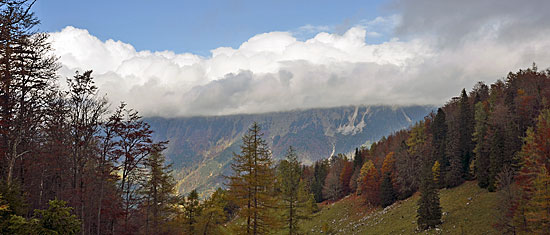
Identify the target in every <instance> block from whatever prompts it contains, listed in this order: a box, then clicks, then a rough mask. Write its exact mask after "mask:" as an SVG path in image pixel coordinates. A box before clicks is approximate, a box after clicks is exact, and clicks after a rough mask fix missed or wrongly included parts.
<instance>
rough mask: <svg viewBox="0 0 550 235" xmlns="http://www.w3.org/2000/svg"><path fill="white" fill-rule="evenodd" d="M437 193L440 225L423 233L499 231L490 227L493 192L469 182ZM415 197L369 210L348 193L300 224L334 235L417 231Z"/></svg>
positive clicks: (310, 231) (482, 232)
mask: <svg viewBox="0 0 550 235" xmlns="http://www.w3.org/2000/svg"><path fill="white" fill-rule="evenodd" d="M439 195H440V198H441V199H440V200H441V201H440V202H441V207H442V211H443V218H442V220H443V224H441V225H440V226H439V227H438V228H437V229H431V230H429V231H427V232H426V234H499V233H498V231H496V230H495V229H494V228H493V227H492V224H494V223H495V222H496V219H495V214H496V211H495V209H494V208H495V204H496V202H497V201H496V200H497V196H496V193H491V192H488V191H487V190H485V189H482V188H479V187H478V186H477V182H475V181H469V182H466V183H464V184H462V185H461V186H458V187H456V188H452V189H442V190H440V194H439ZM418 198H419V196H418V194H415V195H414V196H412V197H410V198H408V199H405V200H403V201H398V202H396V203H394V204H393V205H391V206H389V207H386V208H385V209H375V210H369V209H368V207H366V206H364V203H363V202H362V200H361V198H359V197H357V196H350V197H346V198H344V199H342V200H340V201H338V202H336V203H333V204H328V205H323V206H322V207H321V211H320V212H318V213H317V214H315V215H314V217H313V218H312V219H311V220H309V221H303V222H301V223H300V224H301V226H302V227H301V228H302V229H303V230H302V231H304V232H307V233H308V234H309V233H311V234H319V233H320V232H321V231H322V227H326V228H330V230H332V231H333V232H334V233H335V234H413V233H417V231H416V209H417V208H418V207H417V205H416V202H417V201H418ZM361 205H362V206H361ZM324 224H326V225H324ZM422 233H424V232H422Z"/></svg>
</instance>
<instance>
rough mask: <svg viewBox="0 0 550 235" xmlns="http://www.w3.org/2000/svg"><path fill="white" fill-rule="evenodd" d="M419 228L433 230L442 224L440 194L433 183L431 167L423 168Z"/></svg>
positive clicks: (419, 203) (419, 201) (418, 211)
mask: <svg viewBox="0 0 550 235" xmlns="http://www.w3.org/2000/svg"><path fill="white" fill-rule="evenodd" d="M417 218H418V227H419V228H420V229H428V228H433V227H435V226H436V225H438V224H441V207H440V206H439V194H438V190H437V186H436V185H435V183H434V181H433V174H432V169H431V166H430V165H427V164H426V166H424V167H423V170H422V181H421V184H420V199H419V200H418V210H417Z"/></svg>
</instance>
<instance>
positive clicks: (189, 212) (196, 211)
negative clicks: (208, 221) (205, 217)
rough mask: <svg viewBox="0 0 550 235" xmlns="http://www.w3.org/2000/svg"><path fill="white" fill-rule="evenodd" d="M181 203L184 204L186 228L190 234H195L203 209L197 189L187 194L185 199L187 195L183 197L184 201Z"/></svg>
mask: <svg viewBox="0 0 550 235" xmlns="http://www.w3.org/2000/svg"><path fill="white" fill-rule="evenodd" d="M180 204H183V215H184V222H185V226H184V229H185V231H187V233H189V234H195V232H196V228H195V225H196V224H197V218H198V217H199V215H200V214H201V210H202V207H201V204H200V201H199V194H198V193H197V190H192V191H191V192H190V193H189V195H187V199H185V197H184V198H182V202H180Z"/></svg>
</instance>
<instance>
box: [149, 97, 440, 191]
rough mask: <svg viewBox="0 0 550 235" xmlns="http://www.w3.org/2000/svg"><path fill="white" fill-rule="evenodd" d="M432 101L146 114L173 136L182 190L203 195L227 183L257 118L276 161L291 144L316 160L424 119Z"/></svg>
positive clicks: (159, 136) (160, 133)
mask: <svg viewBox="0 0 550 235" xmlns="http://www.w3.org/2000/svg"><path fill="white" fill-rule="evenodd" d="M433 110H434V107H433V106H347V107H337V108H322V109H308V110H295V111H288V112H275V113H263V114H242V115H228V116H212V117H182V118H162V117H149V118H145V121H147V122H148V123H149V124H150V125H151V128H152V129H153V130H154V131H155V132H154V138H155V140H169V141H170V143H169V144H168V148H167V149H166V151H165V154H166V156H167V157H168V159H169V160H170V162H171V163H172V164H173V168H174V172H175V176H176V180H177V181H178V185H177V187H178V190H179V192H180V193H188V192H189V191H191V190H193V189H197V190H198V191H199V192H201V193H203V195H208V194H209V193H210V192H212V190H214V189H215V188H217V187H220V186H222V185H223V181H224V177H223V175H229V174H230V173H231V172H230V167H229V166H230V162H231V159H232V157H233V152H235V153H238V152H239V151H240V149H239V146H240V144H241V137H242V135H243V134H244V133H245V131H246V130H247V129H248V127H249V126H250V125H251V124H252V123H253V122H258V124H260V126H261V127H262V130H263V132H264V138H265V139H266V140H267V142H268V144H269V146H270V147H271V150H272V153H273V156H274V158H275V159H276V160H278V159H281V158H282V156H283V155H284V153H285V152H286V150H287V149H288V147H289V146H290V145H292V146H293V147H295V148H296V149H297V151H298V153H299V158H300V160H301V161H302V162H303V163H305V164H311V163H313V162H315V161H317V160H319V159H323V158H327V157H330V156H332V155H334V154H337V153H350V152H352V151H353V150H354V149H355V148H356V147H359V146H362V145H369V144H370V143H372V142H374V141H377V140H379V139H380V138H382V137H383V136H386V135H388V134H390V133H392V132H395V131H397V130H401V129H403V128H406V127H408V126H410V125H411V124H413V123H414V122H416V121H418V120H421V119H422V118H424V116H426V115H427V114H428V113H429V112H431V111H433Z"/></svg>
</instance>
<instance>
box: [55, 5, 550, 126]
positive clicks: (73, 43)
mask: <svg viewBox="0 0 550 235" xmlns="http://www.w3.org/2000/svg"><path fill="white" fill-rule="evenodd" d="M403 11H407V10H406V9H405V10H403ZM402 14H403V15H405V16H406V17H405V18H406V19H408V17H409V15H411V14H412V13H408V12H402ZM401 18H402V17H401V16H398V15H393V16H389V17H379V18H376V19H374V20H370V21H362V22H361V23H360V24H358V25H356V26H355V27H352V28H350V29H349V30H347V31H346V32H345V33H343V34H341V35H340V34H336V33H330V32H328V31H329V30H323V29H322V28H318V27H315V26H307V27H305V28H304V30H308V29H311V30H314V31H319V33H317V34H316V35H314V36H311V37H309V38H307V39H303V40H302V39H299V38H297V36H295V35H294V34H293V33H290V32H269V33H263V34H258V35H256V36H253V37H251V38H250V39H249V40H248V41H246V42H244V43H242V44H241V45H240V47H239V48H229V47H220V48H216V49H213V50H212V51H211V56H209V57H201V56H198V55H194V54H190V53H184V54H176V53H174V52H171V51H162V52H151V51H136V50H135V48H134V47H133V46H132V45H130V44H127V43H124V42H120V41H114V40H107V41H101V40H99V39H97V38H96V37H94V36H93V35H90V34H89V32H88V31H86V30H83V29H77V28H74V27H66V28H65V29H63V30H62V31H61V32H55V33H51V40H52V45H53V48H54V49H55V53H56V54H57V55H58V56H60V62H61V63H62V65H63V68H62V69H61V71H60V73H62V76H65V77H67V76H72V75H73V74H74V71H75V70H80V71H82V70H87V69H93V70H94V71H95V72H94V76H95V77H96V82H97V84H98V85H99V87H100V89H101V91H102V92H105V93H107V94H108V97H109V99H110V100H111V101H112V102H118V101H122V100H123V101H126V102H128V103H129V104H130V105H131V107H134V108H136V109H138V110H139V111H140V112H141V113H142V114H144V115H147V116H153V115H160V116H190V115H220V114H235V113H254V112H269V111H281V110H289V109H297V108H312V107H329V106H340V105H351V104H442V103H443V102H445V101H446V100H448V99H449V98H450V97H451V96H454V95H456V94H458V92H459V91H460V90H461V89H462V88H463V87H466V88H470V87H471V86H472V85H473V84H475V83H476V82H477V81H480V80H484V81H487V82H493V81H494V80H496V79H498V78H501V77H503V76H505V75H506V73H507V72H508V71H515V70H517V69H519V68H525V67H527V66H529V65H530V64H531V63H532V62H533V61H536V62H537V63H539V65H542V66H540V67H544V66H548V65H549V64H550V40H547V39H546V37H541V36H534V37H523V38H515V40H514V41H513V42H510V41H509V40H501V39H500V38H501V37H500V36H499V35H502V32H501V29H502V27H501V28H499V27H487V24H479V25H478V26H479V27H477V28H476V27H472V28H471V30H472V31H475V32H481V31H482V30H484V31H483V32H485V33H470V34H467V36H465V38H464V39H462V40H461V43H460V44H456V43H453V44H445V43H442V42H441V40H439V38H438V37H436V36H437V32H435V33H434V32H433V31H434V30H428V29H427V31H426V32H427V33H414V34H411V33H399V34H397V35H398V36H400V37H402V38H404V39H399V38H392V39H391V40H388V41H387V42H384V43H380V44H367V43H366V42H365V39H366V37H379V36H381V35H382V36H384V37H389V36H390V34H391V32H393V31H392V30H393V29H394V28H396V27H397V29H399V30H400V31H399V32H407V31H408V30H412V29H413V28H414V29H417V28H418V27H420V26H416V25H413V26H411V25H407V24H405V22H404V21H401ZM433 18H437V17H435V16H434V17H432V18H430V19H431V20H434V19H433ZM514 19H515V18H514V17H513V15H512V16H510V15H507V20H508V21H507V22H509V21H512V22H513V21H514ZM491 20H492V22H495V18H491ZM498 22H500V21H498ZM453 23H454V22H453ZM457 24H458V23H457ZM507 25H509V23H507ZM447 27H453V25H452V24H450V23H449V24H447V25H443V26H442V25H439V24H438V25H437V28H445V29H446V28H447ZM435 31H438V29H436V30H435ZM415 32H420V31H418V30H417V31H415Z"/></svg>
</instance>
